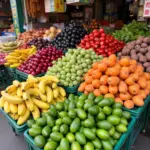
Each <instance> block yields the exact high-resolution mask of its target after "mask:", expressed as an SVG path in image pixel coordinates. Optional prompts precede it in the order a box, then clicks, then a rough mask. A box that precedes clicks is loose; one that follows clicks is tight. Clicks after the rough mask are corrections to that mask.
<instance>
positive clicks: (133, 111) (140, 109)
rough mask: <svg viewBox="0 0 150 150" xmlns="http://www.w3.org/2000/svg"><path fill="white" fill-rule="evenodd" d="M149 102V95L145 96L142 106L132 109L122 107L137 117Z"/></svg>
mask: <svg viewBox="0 0 150 150" xmlns="http://www.w3.org/2000/svg"><path fill="white" fill-rule="evenodd" d="M149 102H150V95H149V96H147V98H146V99H145V100H144V106H142V107H134V108H133V109H127V108H125V107H123V109H124V110H126V111H128V112H130V113H131V115H132V116H135V117H136V118H139V117H140V116H141V114H142V113H143V112H144V110H145V108H146V107H147V106H148V104H149Z"/></svg>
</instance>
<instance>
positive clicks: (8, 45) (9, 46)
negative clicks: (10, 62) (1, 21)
mask: <svg viewBox="0 0 150 150" xmlns="http://www.w3.org/2000/svg"><path fill="white" fill-rule="evenodd" d="M21 44H22V42H17V41H13V42H5V43H2V44H1V45H0V49H1V51H3V52H5V53H9V52H12V51H13V50H14V49H17V48H18V47H19V46H21Z"/></svg>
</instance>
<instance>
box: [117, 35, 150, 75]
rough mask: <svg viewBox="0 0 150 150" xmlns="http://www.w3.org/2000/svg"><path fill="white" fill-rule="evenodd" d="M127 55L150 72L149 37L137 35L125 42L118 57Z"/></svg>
mask: <svg viewBox="0 0 150 150" xmlns="http://www.w3.org/2000/svg"><path fill="white" fill-rule="evenodd" d="M124 56H128V57H129V58H131V59H134V60H136V61H137V62H138V63H139V64H141V65H142V66H143V67H144V68H145V71H146V72H149V73H150V37H139V38H138V39H137V40H136V41H132V42H129V43H127V44H126V46H125V47H124V48H123V49H122V51H121V52H119V53H118V57H119V58H121V57H124Z"/></svg>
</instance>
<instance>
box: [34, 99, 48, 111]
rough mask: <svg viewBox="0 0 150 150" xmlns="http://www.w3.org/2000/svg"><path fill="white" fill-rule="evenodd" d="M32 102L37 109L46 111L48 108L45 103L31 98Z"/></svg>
mask: <svg viewBox="0 0 150 150" xmlns="http://www.w3.org/2000/svg"><path fill="white" fill-rule="evenodd" d="M32 100H33V103H34V104H35V105H36V106H37V107H38V108H41V109H48V108H49V107H50V104H48V103H46V102H43V101H40V100H38V99H36V98H32Z"/></svg>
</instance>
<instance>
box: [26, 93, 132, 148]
mask: <svg viewBox="0 0 150 150" xmlns="http://www.w3.org/2000/svg"><path fill="white" fill-rule="evenodd" d="M129 118H130V113H129V112H126V111H123V110H122V105H121V104H120V103H114V99H113V98H103V96H99V97H97V98H95V97H94V95H93V94H92V93H91V94H89V95H88V96H87V95H81V96H80V97H77V96H74V95H70V96H69V97H68V99H67V100H65V101H64V102H59V103H57V104H56V105H51V107H50V109H49V110H48V112H47V113H44V114H43V116H42V117H41V118H39V119H37V120H36V121H34V120H29V121H28V122H27V125H28V127H29V128H30V129H29V130H28V134H29V135H30V136H31V137H32V138H34V144H35V146H37V147H38V148H43V149H44V150H54V149H60V150H81V149H83V148H84V150H94V149H95V150H96V149H98V150H101V149H104V150H113V147H114V146H115V145H116V143H117V141H118V140H119V139H120V137H121V135H122V134H123V133H125V132H127V126H128V123H129V121H128V119H129Z"/></svg>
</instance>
